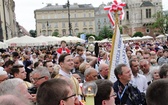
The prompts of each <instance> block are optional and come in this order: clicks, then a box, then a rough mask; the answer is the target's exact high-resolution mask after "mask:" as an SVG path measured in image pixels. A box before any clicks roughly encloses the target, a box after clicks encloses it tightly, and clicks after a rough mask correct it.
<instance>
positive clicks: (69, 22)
mask: <svg viewBox="0 0 168 105" xmlns="http://www.w3.org/2000/svg"><path fill="white" fill-rule="evenodd" d="M67 7H68V24H69V36H72V34H71V30H72V26H71V20H70V9H69V7H70V4H69V0H67Z"/></svg>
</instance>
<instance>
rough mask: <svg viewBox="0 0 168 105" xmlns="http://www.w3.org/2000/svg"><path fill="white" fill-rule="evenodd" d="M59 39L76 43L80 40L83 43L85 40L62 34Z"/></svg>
mask: <svg viewBox="0 0 168 105" xmlns="http://www.w3.org/2000/svg"><path fill="white" fill-rule="evenodd" d="M60 39H61V40H65V41H66V42H68V43H70V42H72V43H77V42H81V43H84V42H85V40H83V39H81V38H78V37H75V36H67V37H66V36H63V37H61V38H60Z"/></svg>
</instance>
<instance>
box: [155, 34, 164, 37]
mask: <svg viewBox="0 0 168 105" xmlns="http://www.w3.org/2000/svg"><path fill="white" fill-rule="evenodd" d="M164 37H166V36H165V35H162V34H160V35H158V36H157V37H156V38H164Z"/></svg>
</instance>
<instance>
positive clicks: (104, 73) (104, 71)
mask: <svg viewBox="0 0 168 105" xmlns="http://www.w3.org/2000/svg"><path fill="white" fill-rule="evenodd" d="M108 73H109V65H107V64H106V63H101V64H100V65H99V75H98V77H97V78H98V79H107V78H108Z"/></svg>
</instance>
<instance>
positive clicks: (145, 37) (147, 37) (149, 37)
mask: <svg viewBox="0 0 168 105" xmlns="http://www.w3.org/2000/svg"><path fill="white" fill-rule="evenodd" d="M142 39H153V37H151V36H143V37H142Z"/></svg>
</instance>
